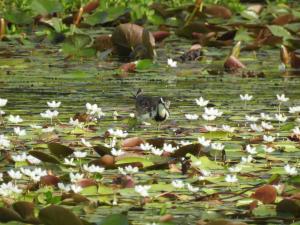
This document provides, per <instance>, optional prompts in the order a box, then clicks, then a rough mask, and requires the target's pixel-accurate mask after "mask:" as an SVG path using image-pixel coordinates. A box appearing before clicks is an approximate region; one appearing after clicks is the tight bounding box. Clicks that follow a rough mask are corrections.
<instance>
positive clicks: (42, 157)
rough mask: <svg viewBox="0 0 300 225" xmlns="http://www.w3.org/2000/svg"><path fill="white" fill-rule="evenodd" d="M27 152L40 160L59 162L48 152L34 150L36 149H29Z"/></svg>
mask: <svg viewBox="0 0 300 225" xmlns="http://www.w3.org/2000/svg"><path fill="white" fill-rule="evenodd" d="M28 153H29V155H32V156H34V157H35V158H37V159H39V160H41V161H42V162H48V163H55V164H60V161H59V159H58V158H56V157H55V156H53V155H50V154H48V153H45V152H42V151H36V150H32V151H29V152H28Z"/></svg>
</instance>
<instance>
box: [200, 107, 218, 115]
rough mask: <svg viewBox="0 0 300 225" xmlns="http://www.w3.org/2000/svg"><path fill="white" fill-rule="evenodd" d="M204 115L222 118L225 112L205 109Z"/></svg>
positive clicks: (211, 108)
mask: <svg viewBox="0 0 300 225" xmlns="http://www.w3.org/2000/svg"><path fill="white" fill-rule="evenodd" d="M204 114H206V115H209V116H216V117H220V116H222V115H223V112H221V111H219V110H218V109H215V108H213V107H210V108H207V107H205V108H204Z"/></svg>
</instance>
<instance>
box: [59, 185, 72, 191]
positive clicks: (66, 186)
mask: <svg viewBox="0 0 300 225" xmlns="http://www.w3.org/2000/svg"><path fill="white" fill-rule="evenodd" d="M57 187H58V188H59V189H60V190H62V191H66V192H69V191H71V186H70V185H65V184H64V183H58V184H57Z"/></svg>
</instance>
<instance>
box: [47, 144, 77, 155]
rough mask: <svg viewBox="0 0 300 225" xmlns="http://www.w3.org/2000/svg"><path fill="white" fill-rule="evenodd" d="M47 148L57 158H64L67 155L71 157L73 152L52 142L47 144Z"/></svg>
mask: <svg viewBox="0 0 300 225" xmlns="http://www.w3.org/2000/svg"><path fill="white" fill-rule="evenodd" d="M48 148H49V150H50V152H51V153H52V154H53V155H55V156H56V157H59V158H65V157H67V156H69V155H72V154H73V152H74V150H73V149H71V148H70V147H68V146H65V145H62V144H59V143H54V142H53V143H49V144H48Z"/></svg>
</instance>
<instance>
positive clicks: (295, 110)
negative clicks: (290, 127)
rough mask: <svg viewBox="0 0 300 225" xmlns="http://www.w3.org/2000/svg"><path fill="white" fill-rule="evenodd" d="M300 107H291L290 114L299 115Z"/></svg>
mask: <svg viewBox="0 0 300 225" xmlns="http://www.w3.org/2000/svg"><path fill="white" fill-rule="evenodd" d="M299 112H300V106H294V107H289V113H299Z"/></svg>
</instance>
